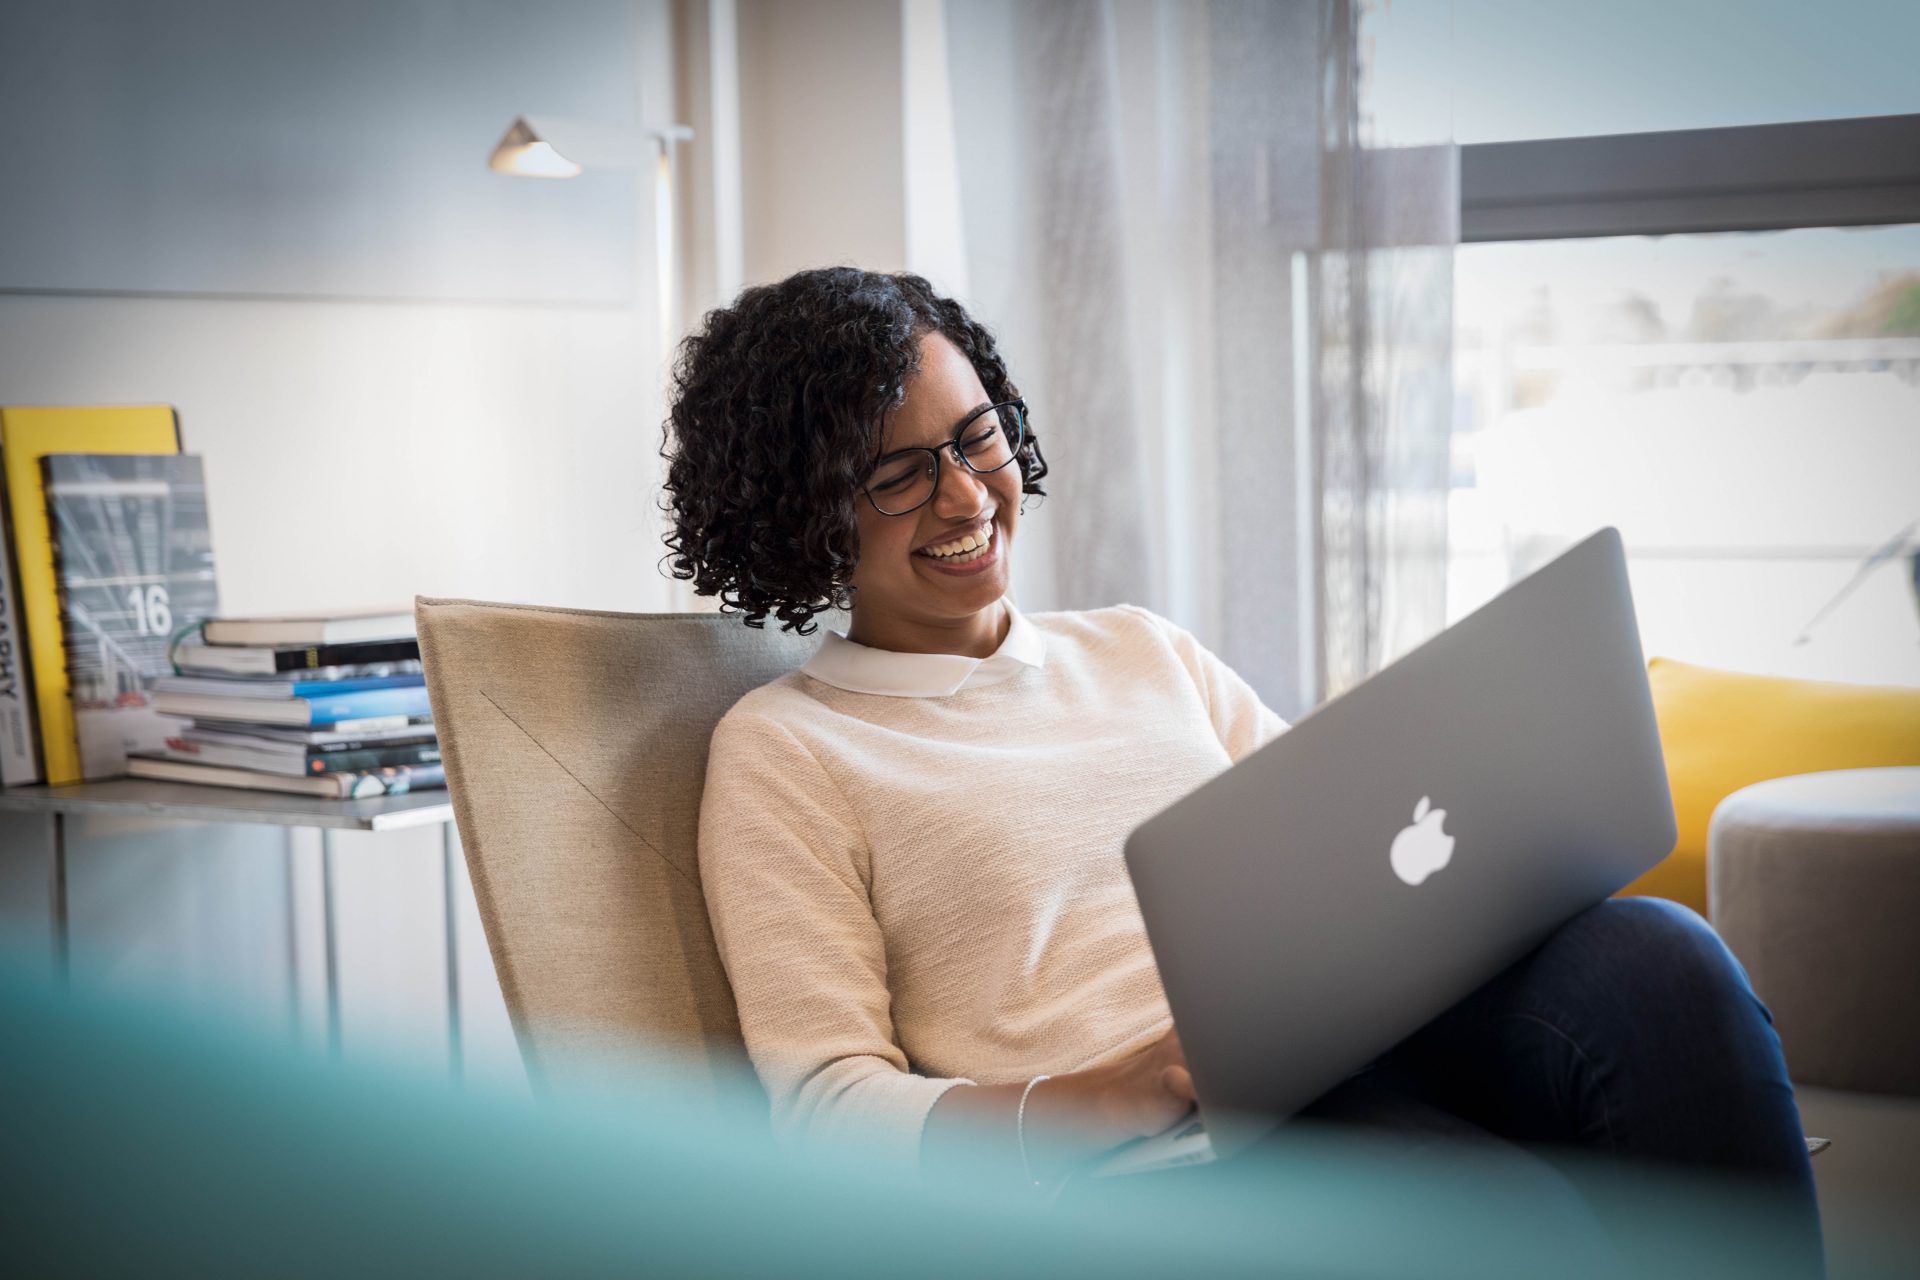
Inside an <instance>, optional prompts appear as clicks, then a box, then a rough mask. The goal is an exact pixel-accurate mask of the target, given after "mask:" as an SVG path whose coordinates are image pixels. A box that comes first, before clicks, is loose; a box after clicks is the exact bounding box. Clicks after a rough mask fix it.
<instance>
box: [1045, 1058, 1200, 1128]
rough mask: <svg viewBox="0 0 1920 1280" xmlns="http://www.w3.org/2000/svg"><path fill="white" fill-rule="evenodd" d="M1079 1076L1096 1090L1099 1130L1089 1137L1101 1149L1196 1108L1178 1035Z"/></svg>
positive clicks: (1094, 1097)
mask: <svg viewBox="0 0 1920 1280" xmlns="http://www.w3.org/2000/svg"><path fill="white" fill-rule="evenodd" d="M1077 1074H1078V1075H1082V1076H1088V1077H1091V1079H1089V1080H1088V1081H1087V1082H1086V1087H1089V1088H1090V1089H1091V1091H1092V1098H1093V1103H1094V1107H1093V1110H1094V1114H1095V1117H1096V1127H1095V1129H1094V1130H1093V1131H1092V1132H1090V1133H1089V1134H1088V1136H1089V1137H1094V1136H1098V1137H1099V1138H1100V1139H1101V1140H1102V1141H1103V1142H1104V1144H1105V1146H1104V1147H1103V1148H1102V1149H1105V1147H1117V1146H1119V1145H1120V1144H1121V1143H1123V1142H1128V1141H1131V1140H1132V1139H1134V1138H1144V1137H1147V1136H1149V1135H1151V1134H1156V1133H1159V1132H1160V1131H1161V1130H1162V1129H1164V1128H1166V1127H1167V1126H1168V1125H1170V1124H1172V1123H1173V1122H1174V1121H1176V1120H1178V1119H1179V1118H1180V1117H1181V1116H1183V1115H1185V1114H1186V1113H1187V1112H1188V1111H1189V1110H1191V1109H1192V1107H1193V1076H1192V1074H1191V1073H1190V1072H1189V1071H1188V1070H1187V1059H1186V1055H1185V1054H1183V1053H1182V1052H1181V1051H1180V1033H1179V1032H1177V1031H1169V1032H1167V1034H1165V1035H1164V1036H1161V1037H1160V1038H1159V1039H1158V1040H1156V1041H1154V1042H1153V1043H1152V1044H1150V1045H1146V1046H1145V1047H1143V1048H1141V1049H1139V1050H1137V1051H1136V1052H1134V1053H1133V1054H1131V1055H1129V1056H1127V1057H1125V1058H1122V1059H1120V1060H1119V1061H1117V1062H1110V1063H1108V1064H1107V1065H1105V1066H1103V1067H1095V1068H1093V1069H1091V1070H1089V1071H1084V1072H1079V1073H1077ZM1066 1079H1068V1080H1071V1079H1073V1077H1066ZM1047 1083H1051V1081H1049V1082H1047ZM1046 1087H1047V1085H1046V1084H1042V1085H1040V1086H1039V1088H1040V1089H1044V1088H1046ZM1035 1092H1036V1093H1038V1092H1039V1090H1038V1089H1036V1090H1035Z"/></svg>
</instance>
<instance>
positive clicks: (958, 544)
mask: <svg viewBox="0 0 1920 1280" xmlns="http://www.w3.org/2000/svg"><path fill="white" fill-rule="evenodd" d="M992 541H993V522H992V521H991V520H989V521H987V522H986V523H985V524H983V525H981V526H980V531H979V532H978V533H970V534H967V535H966V536H965V537H963V538H959V539H956V540H955V541H953V542H945V543H942V544H941V545H939V546H937V547H928V548H927V549H926V550H925V551H923V552H921V553H920V554H922V555H927V556H932V557H933V558H934V559H936V560H948V561H952V562H954V563H956V564H961V563H965V562H966V561H968V560H973V559H977V558H978V557H977V556H976V555H974V554H973V553H974V552H977V551H982V550H985V548H986V546H987V544H988V543H990V542H992Z"/></svg>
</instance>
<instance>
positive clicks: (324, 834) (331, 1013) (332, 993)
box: [320, 827, 340, 1058]
mask: <svg viewBox="0 0 1920 1280" xmlns="http://www.w3.org/2000/svg"><path fill="white" fill-rule="evenodd" d="M320 918H321V926H322V932H323V934H324V937H325V943H326V948H325V949H326V957H327V1052H328V1053H329V1054H331V1055H333V1056H334V1057H336V1058H337V1057H339V1056H340V945H339V939H338V937H337V936H336V935H335V931H334V923H333V829H332V828H331V827H322V828H320Z"/></svg>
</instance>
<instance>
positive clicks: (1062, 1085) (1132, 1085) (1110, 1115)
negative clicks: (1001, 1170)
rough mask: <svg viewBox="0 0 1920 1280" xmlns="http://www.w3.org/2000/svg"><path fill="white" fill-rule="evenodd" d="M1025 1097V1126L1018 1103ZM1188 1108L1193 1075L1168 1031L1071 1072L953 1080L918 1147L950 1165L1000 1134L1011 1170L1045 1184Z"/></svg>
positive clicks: (1005, 1161)
mask: <svg viewBox="0 0 1920 1280" xmlns="http://www.w3.org/2000/svg"><path fill="white" fill-rule="evenodd" d="M1023 1093H1024V1094H1025V1095H1026V1099H1027V1110H1026V1120H1025V1123H1024V1125H1022V1124H1020V1123H1019V1121H1018V1111H1019V1101H1020V1097H1021V1095H1022V1094H1023ZM1192 1106H1193V1076H1192V1075H1191V1074H1190V1073H1189V1072H1188V1071H1187V1059H1186V1055H1184V1054H1183V1053H1181V1051H1180V1037H1179V1035H1178V1034H1177V1033H1176V1032H1173V1031H1169V1032H1167V1034H1165V1035H1164V1036H1161V1037H1160V1038H1159V1039H1158V1040H1155V1041H1154V1042H1153V1043H1152V1044H1149V1045H1146V1046H1144V1047H1142V1048H1140V1049H1138V1050H1136V1051H1135V1052H1133V1053H1130V1054H1128V1055H1127V1056H1126V1057H1124V1058H1120V1059H1118V1060H1117V1061H1114V1062H1109V1063H1106V1064H1104V1065H1102V1066H1098V1067H1089V1068H1087V1069H1086V1070H1084V1071H1075V1072H1072V1073H1071V1074H1068V1075H1059V1076H1050V1077H1048V1078H1047V1079H1045V1080H1042V1081H1041V1082H1040V1083H1038V1084H1036V1085H1034V1086H1033V1087H1032V1089H1028V1088H1027V1087H1026V1086H1025V1085H1024V1084H1001V1085H957V1086H955V1087H954V1088H952V1089H949V1090H947V1092H946V1093H944V1094H942V1095H941V1097H940V1100H939V1101H938V1102H936V1103H935V1104H934V1107H933V1111H932V1112H931V1113H930V1114H929V1115H928V1117H927V1127H926V1130H925V1132H924V1134H923V1136H922V1138H921V1150H922V1152H923V1154H924V1155H926V1156H927V1157H929V1158H930V1160H931V1164H932V1166H933V1167H936V1168H937V1167H938V1166H941V1165H943V1164H947V1163H948V1162H950V1161H951V1160H953V1159H955V1158H957V1157H959V1156H961V1155H963V1154H965V1153H966V1152H968V1151H969V1150H971V1151H973V1152H974V1153H975V1154H976V1155H977V1154H978V1151H979V1147H978V1144H979V1142H980V1140H981V1139H982V1138H987V1139H988V1140H989V1142H990V1143H992V1145H995V1146H997V1145H998V1144H997V1143H994V1142H993V1138H994V1136H995V1135H1004V1138H1003V1139H1002V1141H1004V1142H1005V1150H1006V1155H1005V1156H1002V1157H996V1158H995V1163H996V1164H1002V1165H1003V1167H1005V1168H1007V1169H1008V1171H1009V1172H1012V1171H1013V1170H1014V1169H1021V1170H1022V1172H1024V1171H1025V1170H1031V1171H1032V1175H1033V1176H1034V1177H1036V1178H1039V1179H1041V1180H1042V1181H1046V1180H1050V1179H1052V1178H1054V1177H1058V1176H1060V1175H1062V1174H1064V1173H1066V1172H1067V1171H1068V1170H1069V1169H1071V1168H1073V1167H1074V1166H1075V1165H1078V1164H1080V1163H1082V1162H1084V1161H1086V1160H1090V1159H1092V1158H1093V1157H1094V1156H1097V1155H1100V1154H1101V1153H1103V1152H1106V1151H1111V1150H1112V1149H1113V1148H1115V1147H1117V1146H1120V1145H1121V1144H1123V1143H1126V1142H1131V1141H1133V1139H1135V1138H1144V1137H1148V1136H1150V1135H1152V1134H1156V1133H1158V1132H1160V1131H1161V1130H1162V1129H1165V1128H1166V1127H1167V1126H1168V1125H1170V1124H1172V1123H1173V1122H1174V1121H1176V1120H1178V1119H1179V1118H1180V1117H1181V1116H1183V1115H1185V1114H1186V1113H1187V1112H1188V1111H1189V1110H1190V1109H1191V1108H1192ZM1022 1129H1024V1132H1025V1134H1026V1142H1025V1148H1026V1159H1025V1162H1024V1166H1022V1165H1021V1164H1018V1163H1015V1162H1016V1161H1018V1159H1019V1148H1018V1146H1017V1145H1016V1144H1015V1143H1014V1141H1013V1139H1014V1138H1015V1137H1016V1135H1017V1133H1018V1132H1019V1131H1020V1130H1022Z"/></svg>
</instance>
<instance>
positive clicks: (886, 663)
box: [800, 600, 1047, 698]
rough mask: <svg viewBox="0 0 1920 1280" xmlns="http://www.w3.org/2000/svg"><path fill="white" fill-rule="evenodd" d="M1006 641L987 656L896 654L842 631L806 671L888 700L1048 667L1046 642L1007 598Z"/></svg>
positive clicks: (940, 693)
mask: <svg viewBox="0 0 1920 1280" xmlns="http://www.w3.org/2000/svg"><path fill="white" fill-rule="evenodd" d="M1006 605H1007V615H1008V617H1009V618H1010V619H1011V622H1010V623H1009V624H1008V626H1007V638H1006V639H1005V640H1002V641H1001V642H1000V647H999V648H998V649H995V650H994V651H993V656H992V657H988V658H969V657H967V656H965V655H964V654H958V653H896V652H894V651H893V650H891V649H875V648H873V647H872V646H871V645H864V644H859V643H856V642H855V641H852V640H849V639H847V637H846V636H845V635H843V634H841V633H840V632H838V631H829V632H827V635H826V638H825V639H824V640H822V641H821V642H820V647H819V649H817V650H815V652H814V655H813V657H811V658H809V659H807V662H806V664H805V665H804V666H802V667H801V668H800V670H801V671H803V672H805V673H806V674H807V675H810V676H812V677H813V678H814V679H815V680H819V681H823V682H824V683H826V684H830V685H832V686H833V687H834V688H836V689H845V690H846V691H847V692H848V693H877V694H881V695H883V696H885V697H889V698H944V697H947V696H949V695H951V694H955V693H959V692H960V691H961V690H962V689H978V688H981V687H983V686H985V685H990V684H999V683H1000V682H1001V681H1002V680H1011V679H1013V677H1015V676H1017V675H1019V674H1020V673H1021V672H1023V671H1027V670H1029V669H1037V668H1039V667H1043V666H1045V665H1046V661H1047V645H1046V639H1045V637H1044V636H1042V635H1041V634H1040V631H1039V629H1038V628H1037V627H1035V626H1034V625H1033V624H1032V623H1031V622H1028V621H1027V620H1026V618H1025V617H1023V616H1022V615H1021V613H1020V611H1019V610H1018V609H1016V608H1014V607H1013V601H1012V600H1008V601H1007V602H1006Z"/></svg>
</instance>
